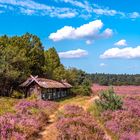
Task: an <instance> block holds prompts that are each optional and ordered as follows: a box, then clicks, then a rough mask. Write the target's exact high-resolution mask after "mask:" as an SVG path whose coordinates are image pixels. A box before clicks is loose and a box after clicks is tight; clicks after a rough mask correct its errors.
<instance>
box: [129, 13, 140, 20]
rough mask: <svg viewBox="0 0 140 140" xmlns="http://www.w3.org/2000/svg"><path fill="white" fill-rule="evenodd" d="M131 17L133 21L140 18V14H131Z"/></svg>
mask: <svg viewBox="0 0 140 140" xmlns="http://www.w3.org/2000/svg"><path fill="white" fill-rule="evenodd" d="M129 17H130V18H132V19H135V18H139V17H140V13H138V12H133V13H130V14H129Z"/></svg>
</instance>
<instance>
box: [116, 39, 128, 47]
mask: <svg viewBox="0 0 140 140" xmlns="http://www.w3.org/2000/svg"><path fill="white" fill-rule="evenodd" d="M114 45H115V46H127V42H126V40H125V39H122V40H119V41H118V42H116V43H115V44H114Z"/></svg>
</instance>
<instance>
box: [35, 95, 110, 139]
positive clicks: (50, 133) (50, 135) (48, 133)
mask: <svg viewBox="0 0 140 140" xmlns="http://www.w3.org/2000/svg"><path fill="white" fill-rule="evenodd" d="M98 98H99V97H98V96H94V97H92V98H88V99H87V100H86V101H85V102H84V103H83V102H77V100H76V101H75V102H74V101H72V103H71V104H76V105H79V106H82V107H83V108H84V110H87V109H88V107H89V106H90V104H91V103H92V102H94V101H95V100H96V99H98ZM67 104H69V101H68V102H64V103H63V104H61V105H60V107H59V109H58V110H57V111H56V112H55V113H54V114H52V115H51V116H50V119H49V124H48V125H47V126H46V127H45V128H44V130H43V131H42V132H40V133H39V135H40V138H37V139H36V140H57V136H58V133H57V130H56V127H55V125H56V121H57V117H56V116H57V115H56V114H57V113H58V111H60V110H62V109H63V107H64V106H65V105H67ZM99 125H100V126H101V128H102V129H104V128H103V126H102V125H101V124H100V123H99ZM104 131H105V134H106V138H107V139H108V140H111V137H110V136H109V135H108V133H107V132H106V130H104Z"/></svg>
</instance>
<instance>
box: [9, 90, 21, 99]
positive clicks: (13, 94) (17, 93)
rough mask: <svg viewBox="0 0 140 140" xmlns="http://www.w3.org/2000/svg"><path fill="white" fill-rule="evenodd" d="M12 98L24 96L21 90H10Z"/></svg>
mask: <svg viewBox="0 0 140 140" xmlns="http://www.w3.org/2000/svg"><path fill="white" fill-rule="evenodd" d="M11 96H12V97H13V98H17V99H22V98H24V94H23V93H21V92H19V91H16V90H14V91H13V92H12V95H11Z"/></svg>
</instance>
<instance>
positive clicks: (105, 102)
mask: <svg viewBox="0 0 140 140" xmlns="http://www.w3.org/2000/svg"><path fill="white" fill-rule="evenodd" d="M95 104H96V105H97V107H98V109H99V110H101V111H104V110H118V109H121V108H122V105H123V102H122V99H121V97H120V96H118V95H117V94H115V92H114V90H113V88H110V89H109V90H105V91H101V92H100V93H99V99H98V100H96V101H95Z"/></svg>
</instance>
